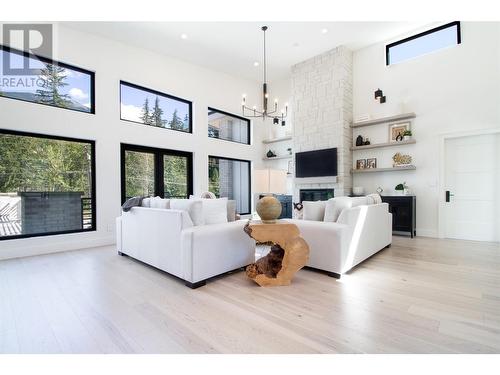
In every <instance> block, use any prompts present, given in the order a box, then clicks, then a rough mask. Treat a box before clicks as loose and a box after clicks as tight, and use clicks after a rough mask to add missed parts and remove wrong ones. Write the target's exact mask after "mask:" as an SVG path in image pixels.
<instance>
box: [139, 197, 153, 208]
mask: <svg viewBox="0 0 500 375" xmlns="http://www.w3.org/2000/svg"><path fill="white" fill-rule="evenodd" d="M141 207H151V198H144V199H143V200H142V202H141Z"/></svg>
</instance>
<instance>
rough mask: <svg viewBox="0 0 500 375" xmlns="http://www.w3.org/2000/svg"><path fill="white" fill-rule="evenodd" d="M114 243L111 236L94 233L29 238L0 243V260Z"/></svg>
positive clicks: (113, 237) (113, 238) (114, 240)
mask: <svg viewBox="0 0 500 375" xmlns="http://www.w3.org/2000/svg"><path fill="white" fill-rule="evenodd" d="M115 243H116V239H115V236H114V235H113V234H107V235H104V236H99V235H97V234H96V233H74V234H63V235H59V236H44V237H31V238H23V239H18V240H3V241H2V242H0V244H1V245H2V249H1V250H0V260H4V259H13V258H21V257H29V256H34V255H42V254H51V253H58V252H62V251H70V250H79V249H84V248H88V247H98V246H109V245H114V244H115Z"/></svg>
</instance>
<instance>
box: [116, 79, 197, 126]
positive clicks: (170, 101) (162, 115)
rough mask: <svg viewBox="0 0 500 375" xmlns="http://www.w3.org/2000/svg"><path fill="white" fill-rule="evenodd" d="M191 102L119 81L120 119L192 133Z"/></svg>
mask: <svg viewBox="0 0 500 375" xmlns="http://www.w3.org/2000/svg"><path fill="white" fill-rule="evenodd" d="M191 108H192V105H191V102H190V101H188V100H184V99H181V98H176V97H175V96H171V95H168V94H164V93H161V92H158V91H154V90H150V89H147V88H144V87H141V86H137V85H134V84H131V83H127V82H123V81H120V118H121V119H122V120H125V121H131V122H136V123H139V124H144V125H149V126H155V127H158V128H164V129H172V130H178V131H182V132H187V133H191V128H192V126H191V117H192V115H191V112H192V109H191Z"/></svg>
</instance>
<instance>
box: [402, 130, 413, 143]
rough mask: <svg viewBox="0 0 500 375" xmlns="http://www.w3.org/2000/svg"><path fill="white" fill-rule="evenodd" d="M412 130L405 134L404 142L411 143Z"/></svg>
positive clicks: (406, 131)
mask: <svg viewBox="0 0 500 375" xmlns="http://www.w3.org/2000/svg"><path fill="white" fill-rule="evenodd" d="M411 136H412V134H411V130H405V131H404V133H403V140H405V141H409V140H410V139H411Z"/></svg>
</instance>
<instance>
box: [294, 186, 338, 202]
mask: <svg viewBox="0 0 500 375" xmlns="http://www.w3.org/2000/svg"><path fill="white" fill-rule="evenodd" d="M333 192H334V189H300V202H303V201H326V200H328V199H330V198H333Z"/></svg>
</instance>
